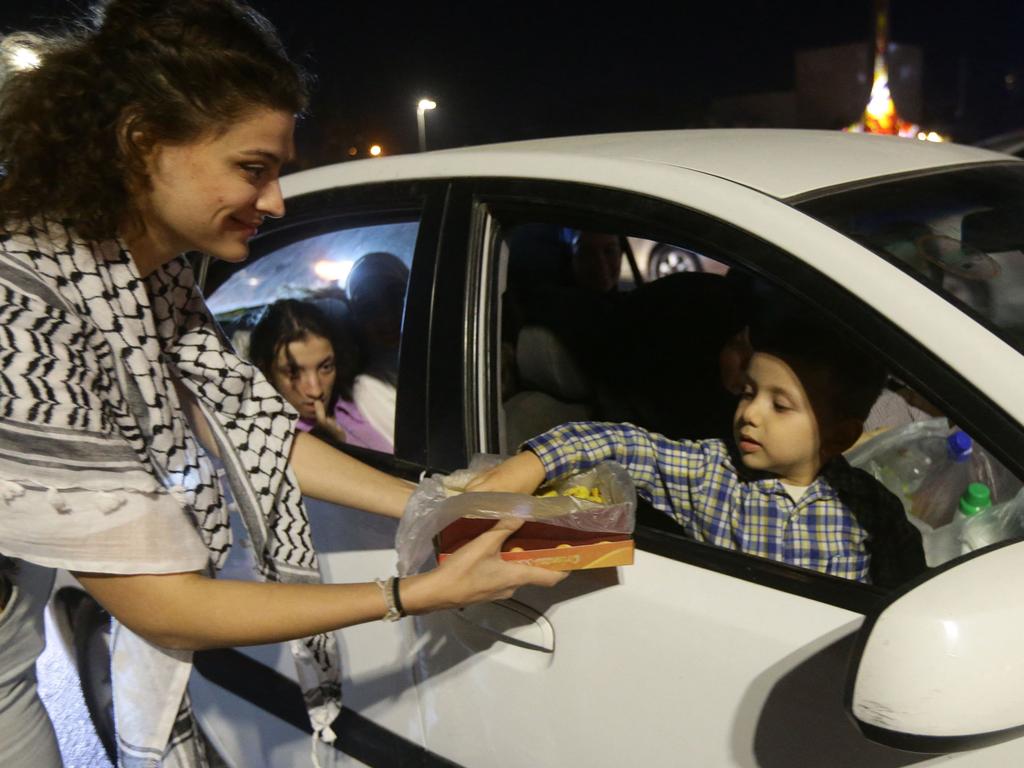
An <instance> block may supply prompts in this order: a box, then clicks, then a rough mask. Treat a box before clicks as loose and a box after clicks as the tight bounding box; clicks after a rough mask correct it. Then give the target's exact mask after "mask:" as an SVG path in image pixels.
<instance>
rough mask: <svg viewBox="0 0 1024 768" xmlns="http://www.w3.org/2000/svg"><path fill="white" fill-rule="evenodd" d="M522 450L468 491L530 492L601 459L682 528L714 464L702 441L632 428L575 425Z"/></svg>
mask: <svg viewBox="0 0 1024 768" xmlns="http://www.w3.org/2000/svg"><path fill="white" fill-rule="evenodd" d="M524 448H525V450H523V451H522V452H521V453H519V454H517V455H516V456H514V457H512V458H511V459H508V460H507V461H505V462H503V463H502V464H499V465H498V466H497V467H495V468H494V469H492V470H490V471H489V472H485V473H483V474H482V475H480V476H479V477H477V478H476V479H474V480H473V481H472V482H470V483H469V484H468V486H467V488H466V490H469V491H506V492H518V493H533V491H535V490H536V489H537V487H538V486H539V485H541V484H542V483H543V482H545V481H546V480H557V479H559V478H561V477H565V476H566V475H569V474H573V473H575V472H582V471H585V470H588V469H590V468H591V467H594V466H596V465H597V464H600V463H601V462H602V461H616V462H618V463H619V464H621V465H622V466H623V467H625V468H626V471H627V472H628V473H629V475H630V477H631V478H632V479H633V482H634V483H635V484H636V490H637V493H638V494H639V495H640V496H641V497H642V498H644V499H646V500H647V501H649V502H650V503H651V504H652V505H653V506H654V507H655V508H656V509H659V510H661V511H662V512H666V513H668V514H670V515H672V517H673V518H675V520H676V522H678V523H679V524H680V525H683V526H684V527H687V526H688V525H689V523H690V519H691V516H692V509H693V506H692V499H693V498H694V497H695V495H698V494H699V492H700V486H701V485H702V483H703V482H704V480H705V475H706V473H707V470H708V467H709V465H710V464H711V463H712V460H711V458H710V456H709V451H710V450H712V449H710V448H709V446H708V445H707V444H705V443H701V442H691V441H686V440H682V441H679V440H669V439H668V438H666V437H664V436H662V435H658V434H653V433H651V432H648V431H647V430H645V429H641V428H639V427H635V426H633V425H632V424H606V423H601V422H591V421H579V422H570V423H568V424H563V425H561V426H559V427H555V428H554V429H552V430H549V431H548V432H545V433H544V434H542V435H539V436H538V437H535V438H533V439H532V440H528V441H527V442H526V443H525V444H524Z"/></svg>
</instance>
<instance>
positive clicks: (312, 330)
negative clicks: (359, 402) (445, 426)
mask: <svg viewBox="0 0 1024 768" xmlns="http://www.w3.org/2000/svg"><path fill="white" fill-rule="evenodd" d="M332 301H335V302H337V303H338V305H339V308H341V307H344V304H343V303H342V301H341V300H340V299H334V300H332ZM249 356H250V358H251V359H252V362H253V363H255V364H256V366H257V367H258V368H260V370H262V371H263V373H264V375H266V377H267V378H268V379H269V380H270V382H271V384H273V385H274V386H275V387H276V388H277V390H278V391H279V392H280V393H281V394H282V395H283V396H284V398H285V399H286V400H288V402H289V403H291V404H292V405H293V406H294V407H295V410H297V411H298V412H299V417H300V418H299V422H298V424H297V425H296V426H297V428H298V429H300V430H302V431H303V432H314V433H315V434H317V435H318V436H320V437H325V436H326V437H329V438H330V439H332V440H335V441H337V442H343V443H347V444H349V445H355V446H359V447H362V448H370V449H373V450H375V451H382V452H385V453H392V452H393V451H394V447H393V442H392V441H393V436H391V435H384V434H382V433H381V432H379V431H378V430H377V429H375V428H374V427H373V426H372V425H371V424H370V423H369V422H368V421H367V420H366V418H365V417H364V415H363V414H362V413H361V412H360V411H359V408H358V407H357V406H356V404H355V403H354V402H353V400H352V391H353V385H354V384H355V381H356V378H357V375H358V373H359V370H360V368H361V367H362V365H361V360H360V354H359V349H358V346H357V344H356V342H355V338H354V336H353V334H352V330H351V327H350V321H349V319H348V316H347V312H336V313H335V312H332V313H331V316H330V318H329V317H328V315H327V313H326V312H324V311H322V310H321V309H320V308H319V307H318V306H317V305H316V304H313V303H312V302H309V301H298V300H295V299H282V300H280V301H277V302H274V304H272V305H271V306H270V307H269V308H268V309H267V311H266V313H265V314H264V315H263V317H262V318H261V319H260V321H259V323H258V324H257V325H256V327H255V328H254V329H253V331H252V336H251V340H250V345H249Z"/></svg>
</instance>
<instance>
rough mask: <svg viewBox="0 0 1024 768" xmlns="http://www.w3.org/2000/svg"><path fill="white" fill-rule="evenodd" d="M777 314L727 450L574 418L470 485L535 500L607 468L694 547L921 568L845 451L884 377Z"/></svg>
mask: <svg viewBox="0 0 1024 768" xmlns="http://www.w3.org/2000/svg"><path fill="white" fill-rule="evenodd" d="M777 317H778V319H777V320H775V321H774V322H768V323H761V324H759V326H758V327H754V328H752V329H751V341H752V343H753V347H754V352H753V355H752V357H751V359H750V362H749V364H748V365H747V368H746V375H745V383H744V387H743V392H742V395H741V398H740V402H739V405H738V406H737V408H736V413H735V416H734V419H733V438H734V439H733V442H732V444H729V443H726V442H725V441H723V440H718V439H710V440H699V441H690V440H679V441H677V440H670V439H668V438H666V437H664V436H662V435H658V434H653V433H650V432H647V431H646V430H643V429H640V428H638V427H635V426H633V425H631V424H607V423H598V422H573V423H569V424H563V425H562V426H559V427H556V428H554V429H552V430H550V431H548V432H546V433H544V434H542V435H540V436H538V437H535V438H533V439H532V440H529V441H527V442H526V443H525V444H524V445H523V450H522V451H521V452H520V453H519V454H517V455H516V456H514V457H513V458H511V459H508V460H507V461H505V462H503V463H502V464H501V465H499V466H498V467H496V468H495V469H493V470H491V471H490V472H488V473H485V474H484V475H481V476H480V477H478V478H477V479H476V480H475V481H474V482H473V483H471V484H470V486H469V490H474V491H485V490H489V491H519V492H526V493H532V492H533V491H534V490H535V489H536V488H537V487H538V486H539V485H541V484H542V483H544V482H545V481H550V480H555V479H558V478H560V477H563V476H565V475H568V474H571V473H576V472H580V471H584V470H586V469H588V468H590V467H593V466H594V465H596V464H597V463H599V462H601V461H604V460H613V461H617V462H618V463H620V464H622V465H623V466H625V467H626V469H627V470H628V471H629V474H630V475H631V476H632V478H633V481H634V482H635V483H636V487H637V493H638V494H639V495H640V496H641V497H642V498H644V499H645V500H647V501H648V502H649V503H650V504H652V505H653V506H654V507H655V508H656V509H658V510H660V511H662V512H665V513H667V514H668V515H670V516H671V517H672V518H673V519H674V520H675V521H676V522H677V523H678V524H679V525H680V526H682V527H683V529H684V530H685V531H686V533H687V534H688V535H689V536H691V537H692V538H694V539H696V540H697V541H702V542H707V543H710V544H715V545H717V546H720V547H724V548H726V549H733V550H740V551H742V552H747V553H749V554H753V555H759V556H761V557H766V558H769V559H772V560H777V561H781V562H784V563H788V564H790V565H795V566H799V567H801V568H808V569H812V570H816V571H820V572H822V573H826V574H830V575H833V576H839V577H843V578H847V579H853V580H857V581H862V582H870V583H874V584H876V585H879V586H884V587H889V586H894V585H896V584H899V583H901V582H903V581H905V580H906V579H908V578H911V577H912V576H914V575H916V574H918V573H920V572H921V571H923V570H925V567H926V566H925V560H924V550H923V548H922V545H921V536H920V534H919V532H918V531H917V529H916V528H914V526H913V525H912V524H911V523H910V522H909V521H908V520H907V519H906V515H905V513H904V510H903V507H902V505H901V504H900V502H899V500H898V499H897V498H896V497H895V496H893V495H892V494H891V493H889V491H888V490H886V489H885V487H884V486H883V485H882V484H881V483H879V482H878V481H877V480H875V479H874V478H873V477H871V476H870V475H869V474H867V473H866V472H863V471H862V470H859V469H855V468H853V467H851V466H850V465H849V464H848V463H847V462H846V460H845V459H844V458H843V456H842V452H843V451H844V450H846V449H847V448H849V447H850V446H851V445H852V444H853V443H854V442H855V441H856V439H857V438H858V436H859V435H860V433H861V430H862V426H863V421H864V419H865V417H866V416H867V414H868V411H869V410H870V409H871V406H872V404H873V403H874V401H875V399H876V398H877V397H878V395H879V393H880V392H881V389H882V384H883V382H884V379H885V376H884V370H883V369H882V368H881V366H880V365H878V364H877V362H876V361H874V360H873V359H872V358H871V357H870V356H869V355H866V354H864V353H863V352H861V351H860V349H859V348H857V347H856V346H855V345H853V344H852V343H850V342H849V341H847V340H845V339H844V338H843V337H842V335H840V334H839V333H837V332H835V331H829V330H827V329H826V328H825V327H824V326H823V325H822V324H821V321H820V319H819V318H813V319H812V318H808V317H806V316H802V315H800V314H793V313H790V314H787V315H784V316H777Z"/></svg>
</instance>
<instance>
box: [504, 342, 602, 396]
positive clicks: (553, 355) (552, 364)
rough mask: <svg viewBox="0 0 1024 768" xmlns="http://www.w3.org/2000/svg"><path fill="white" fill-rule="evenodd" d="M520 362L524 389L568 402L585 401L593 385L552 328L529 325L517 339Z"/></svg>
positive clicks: (517, 361) (518, 360)
mask: <svg viewBox="0 0 1024 768" xmlns="http://www.w3.org/2000/svg"><path fill="white" fill-rule="evenodd" d="M516 365H517V367H518V369H519V380H520V383H521V385H522V387H523V389H531V390H539V391H541V392H546V393H548V394H549V395H552V396H554V397H557V398H558V399H559V400H564V401H567V402H572V401H580V400H585V399H587V397H589V395H590V385H589V384H588V382H587V380H586V377H585V376H584V375H583V373H582V371H580V368H579V366H578V365H577V364H576V361H575V360H574V359H573V357H572V354H571V353H570V351H569V350H568V349H567V348H566V346H565V345H564V344H563V343H562V341H561V340H560V339H559V338H558V336H557V335H555V333H554V331H552V330H551V329H550V328H545V327H544V326H540V325H527V326H524V327H523V328H522V329H521V330H520V331H519V336H518V337H517V339H516Z"/></svg>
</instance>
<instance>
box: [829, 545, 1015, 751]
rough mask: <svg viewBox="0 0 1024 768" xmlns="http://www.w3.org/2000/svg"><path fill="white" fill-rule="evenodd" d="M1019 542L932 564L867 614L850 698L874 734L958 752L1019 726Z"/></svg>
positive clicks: (910, 745) (902, 744)
mask: <svg viewBox="0 0 1024 768" xmlns="http://www.w3.org/2000/svg"><path fill="white" fill-rule="evenodd" d="M1022 643H1024V541H1018V542H1015V543H1010V544H1000V545H996V546H993V547H989V548H986V549H983V550H980V551H979V552H977V553H975V554H974V555H972V556H971V557H970V558H969V559H966V560H958V561H957V562H956V563H953V564H950V565H948V566H945V567H943V568H941V569H936V570H935V571H932V572H930V573H929V574H928V575H927V576H926V577H924V578H923V580H921V581H918V582H913V583H912V584H910V585H908V587H907V588H906V589H905V590H904V591H903V592H902V593H901V594H899V595H897V596H895V597H894V598H893V599H892V600H890V601H889V602H888V603H886V604H884V605H883V606H882V607H881V608H880V610H879V611H878V613H877V614H876V615H874V616H869V617H868V618H867V620H866V621H865V622H864V625H863V626H862V627H861V629H860V634H859V636H858V638H857V643H856V646H855V648H854V655H853V659H852V662H853V663H852V665H851V671H850V678H849V681H848V683H847V690H846V704H847V709H848V710H849V711H850V712H851V713H852V715H853V717H854V719H855V720H856V721H857V724H858V726H859V727H860V729H861V731H862V732H863V733H864V735H865V736H867V737H868V738H869V739H871V740H872V741H877V742H879V743H881V744H885V745H886V746H891V747H897V748H899V749H907V750H911V751H914V752H955V751H960V750H965V749H976V748H978V747H983V746H987V745H989V744H995V743H998V742H1001V741H1006V740H1009V739H1012V738H1015V737H1017V736H1021V735H1024V648H1022Z"/></svg>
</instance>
